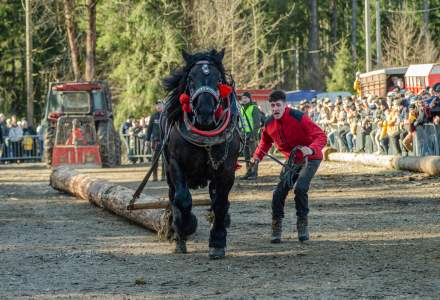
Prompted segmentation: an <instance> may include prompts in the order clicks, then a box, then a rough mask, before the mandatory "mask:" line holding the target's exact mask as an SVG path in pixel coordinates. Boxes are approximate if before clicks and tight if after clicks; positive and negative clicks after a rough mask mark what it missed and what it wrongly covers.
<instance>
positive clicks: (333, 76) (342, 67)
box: [325, 40, 355, 92]
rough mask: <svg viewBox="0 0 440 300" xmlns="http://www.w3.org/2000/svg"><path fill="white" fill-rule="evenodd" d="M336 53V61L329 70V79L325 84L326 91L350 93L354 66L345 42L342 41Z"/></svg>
mask: <svg viewBox="0 0 440 300" xmlns="http://www.w3.org/2000/svg"><path fill="white" fill-rule="evenodd" d="M340 45H341V46H340V48H339V50H338V52H337V53H336V59H335V62H334V64H333V66H332V67H331V68H330V72H329V73H330V74H329V77H327V79H326V81H325V84H326V86H327V91H329V92H334V91H352V90H353V81H354V75H355V74H354V66H353V62H352V56H351V53H350V50H349V48H348V45H347V42H346V41H345V40H343V41H342V42H341V44H340Z"/></svg>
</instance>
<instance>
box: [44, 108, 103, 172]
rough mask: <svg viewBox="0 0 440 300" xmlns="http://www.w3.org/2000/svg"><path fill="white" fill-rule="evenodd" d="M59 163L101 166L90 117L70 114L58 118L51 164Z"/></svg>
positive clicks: (92, 122) (93, 126)
mask: <svg viewBox="0 0 440 300" xmlns="http://www.w3.org/2000/svg"><path fill="white" fill-rule="evenodd" d="M59 165H80V166H87V167H89V166H90V167H97V166H101V156H100V154H99V144H98V141H97V138H96V129H95V123H94V121H93V118H92V117H90V116H74V115H72V116H62V117H59V118H58V121H57V128H56V136H55V144H54V147H53V152H52V166H54V167H56V166H59Z"/></svg>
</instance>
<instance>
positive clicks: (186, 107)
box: [179, 93, 191, 113]
mask: <svg viewBox="0 0 440 300" xmlns="http://www.w3.org/2000/svg"><path fill="white" fill-rule="evenodd" d="M179 101H180V105H182V110H183V111H184V112H186V113H189V112H191V105H190V104H189V96H188V94H185V93H183V94H181V95H180V97H179Z"/></svg>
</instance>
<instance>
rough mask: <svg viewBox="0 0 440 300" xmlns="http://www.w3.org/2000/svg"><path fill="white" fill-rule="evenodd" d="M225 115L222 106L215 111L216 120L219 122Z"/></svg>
mask: <svg viewBox="0 0 440 300" xmlns="http://www.w3.org/2000/svg"><path fill="white" fill-rule="evenodd" d="M222 114H223V107H222V106H221V105H220V106H219V107H218V108H217V110H216V111H215V119H216V120H218V119H220V117H221V116H222Z"/></svg>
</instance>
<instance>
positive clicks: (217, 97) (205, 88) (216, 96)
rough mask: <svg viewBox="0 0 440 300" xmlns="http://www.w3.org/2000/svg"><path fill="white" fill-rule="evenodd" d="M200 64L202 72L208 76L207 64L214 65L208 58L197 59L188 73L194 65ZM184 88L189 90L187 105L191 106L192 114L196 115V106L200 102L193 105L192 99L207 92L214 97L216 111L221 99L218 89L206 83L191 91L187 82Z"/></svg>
mask: <svg viewBox="0 0 440 300" xmlns="http://www.w3.org/2000/svg"><path fill="white" fill-rule="evenodd" d="M200 65H202V72H203V74H204V75H206V76H208V75H209V74H210V72H209V66H210V65H214V64H213V63H212V62H210V61H208V60H199V61H198V62H196V63H195V64H194V66H192V68H191V70H190V72H189V73H191V71H192V69H193V68H195V67H196V66H200ZM219 83H221V82H219ZM186 90H188V91H189V96H190V99H189V105H190V107H191V111H192V112H193V114H194V116H197V109H198V106H199V105H200V103H197V105H196V106H195V107H194V100H195V99H197V97H199V96H200V95H201V94H209V95H211V96H213V97H214V100H215V109H214V112H215V111H217V109H218V108H219V106H220V100H221V99H220V92H219V91H218V90H215V89H213V88H212V87H210V86H208V85H202V86H201V87H199V88H198V89H196V90H195V91H193V90H192V89H191V87H190V86H189V83H187V87H186Z"/></svg>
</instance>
